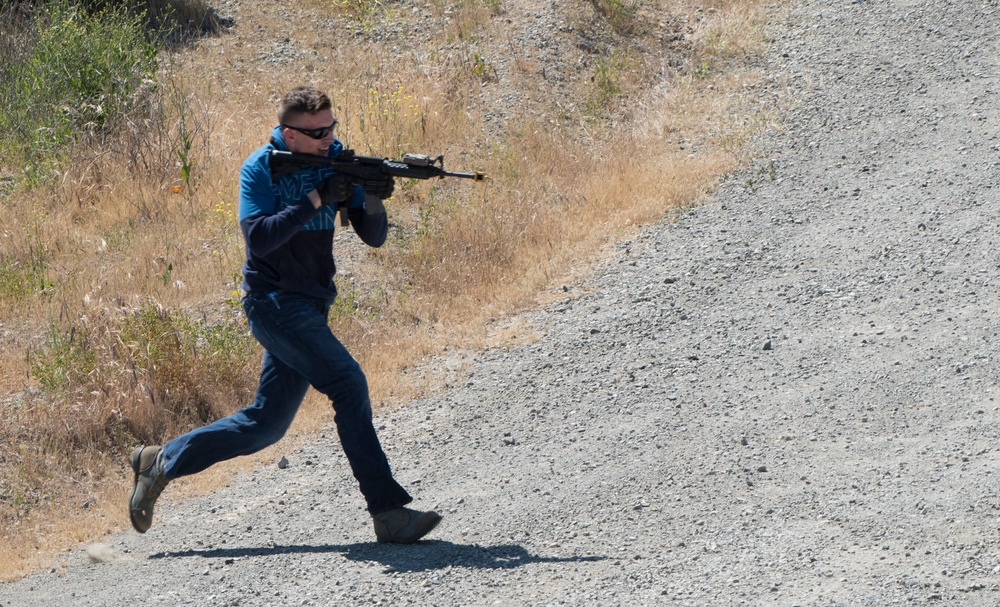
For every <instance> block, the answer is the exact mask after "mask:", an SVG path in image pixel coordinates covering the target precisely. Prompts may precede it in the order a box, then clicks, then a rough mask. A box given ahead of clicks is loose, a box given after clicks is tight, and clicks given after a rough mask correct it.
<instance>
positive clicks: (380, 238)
mask: <svg viewBox="0 0 1000 607" xmlns="http://www.w3.org/2000/svg"><path fill="white" fill-rule="evenodd" d="M358 196H362V197H363V196H365V194H364V192H363V191H362V190H361V188H357V190H356V191H355V197H358ZM347 217H348V218H349V219H350V220H351V226H352V227H353V228H354V231H355V232H356V233H357V235H358V236H359V237H360V238H361V240H362V241H363V242H364V243H365V244H366V245H368V246H370V247H381V246H382V245H383V244H384V243H385V239H386V236H388V234H389V216H388V214H387V213H386V212H385V210H384V209H383V211H382V212H381V213H374V214H371V215H369V214H368V212H367V211H366V210H365V208H364V206H357V205H354V204H352V205H351V207H350V208H349V209H348V211H347Z"/></svg>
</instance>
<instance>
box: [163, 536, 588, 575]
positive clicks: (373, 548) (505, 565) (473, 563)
mask: <svg viewBox="0 0 1000 607" xmlns="http://www.w3.org/2000/svg"><path fill="white" fill-rule="evenodd" d="M331 552H337V553H341V554H343V555H344V556H345V558H347V559H348V560H351V561H364V562H372V561H374V562H378V563H381V564H383V565H385V567H386V570H385V573H397V572H416V571H428V570H433V569H444V568H446V567H467V568H470V569H513V568H515V567H521V566H523V565H528V564H531V563H569V562H591V561H601V560H604V559H606V558H607V557H604V556H569V557H555V556H539V555H535V554H531V553H530V552H528V550H527V549H526V548H524V546H518V545H516V544H502V545H499V546H478V545H475V544H454V543H452V542H446V541H441V540H427V541H422V542H418V543H416V544H411V545H409V546H399V545H392V544H376V543H374V542H362V543H356V544H324V545H318V546H313V545H308V544H298V545H290V546H283V545H280V544H275V545H273V546H261V547H257V548H251V547H247V548H208V549H205V550H183V551H180V552H158V553H156V554H152V555H150V556H149V558H151V559H167V558H181V557H189V556H198V557H201V558H207V559H235V558H246V557H255V556H275V555H280V554H310V553H331Z"/></svg>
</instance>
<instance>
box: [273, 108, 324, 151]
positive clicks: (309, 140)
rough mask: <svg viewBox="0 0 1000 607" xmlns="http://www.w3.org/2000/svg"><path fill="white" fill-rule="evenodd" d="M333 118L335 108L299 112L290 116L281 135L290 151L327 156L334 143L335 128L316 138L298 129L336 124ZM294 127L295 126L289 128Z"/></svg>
mask: <svg viewBox="0 0 1000 607" xmlns="http://www.w3.org/2000/svg"><path fill="white" fill-rule="evenodd" d="M336 122H337V121H336V120H334V118H333V110H329V109H326V110H322V111H320V112H317V113H315V114H298V115H296V116H293V117H292V118H289V119H288V121H287V122H286V124H284V125H283V126H284V128H283V129H282V131H281V135H282V136H283V137H284V138H285V144H287V145H288V151H290V152H295V153H297V154H314V155H316V156H326V155H327V151H328V150H329V149H330V145H331V144H332V143H333V130H332V129H331V130H330V132H329V133H327V134H326V136H325V137H321V138H319V139H315V138H313V137H310V136H309V135H307V134H305V133H303V132H301V131H298V130H296V129H304V130H310V129H323V128H325V127H330V126H332V125H334V124H336ZM289 127H294V128H289Z"/></svg>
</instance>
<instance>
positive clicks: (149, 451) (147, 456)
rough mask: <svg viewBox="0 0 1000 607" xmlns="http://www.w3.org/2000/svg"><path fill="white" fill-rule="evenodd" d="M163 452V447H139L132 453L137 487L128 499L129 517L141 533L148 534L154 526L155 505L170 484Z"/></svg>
mask: <svg viewBox="0 0 1000 607" xmlns="http://www.w3.org/2000/svg"><path fill="white" fill-rule="evenodd" d="M162 451H163V447H160V446H158V445H154V446H151V447H145V446H143V447H139V448H137V449H136V450H135V451H133V452H132V470H133V471H134V472H135V487H133V488H132V496H131V497H129V499H128V515H129V518H130V519H132V526H133V527H135V530H136V531H138V532H139V533H146V531H147V530H148V529H149V528H150V527H151V526H152V525H153V504H155V503H156V498H158V497H160V492H162V491H163V488H164V487H166V486H167V483H168V482H169V481H168V480H167V477H165V476H163V463H162V459H163V458H161V457H160V453H161V452H162Z"/></svg>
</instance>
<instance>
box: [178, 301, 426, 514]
mask: <svg viewBox="0 0 1000 607" xmlns="http://www.w3.org/2000/svg"><path fill="white" fill-rule="evenodd" d="M243 310H244V311H245V312H246V315H247V319H248V320H249V322H250V331H251V332H252V333H253V335H254V337H256V338H257V341H259V342H260V343H261V345H263V346H264V350H265V352H264V364H263V368H262V369H261V372H260V384H259V385H258V386H257V394H256V396H255V397H254V401H253V404H251V405H250V406H248V407H246V408H244V409H241V410H240V411H237V412H236V413H234V414H232V415H230V416H229V417H224V418H222V419H220V420H218V421H215V422H213V423H211V424H209V425H207V426H203V427H201V428H198V429H196V430H192V431H191V432H188V433H187V434H184V435H182V436H179V437H177V438H175V439H174V440H172V441H170V442H169V443H167V444H166V445H165V446H164V448H163V458H164V459H163V462H164V473H165V475H166V477H167V478H171V479H173V478H177V477H180V476H186V475H189V474H195V473H197V472H201V471H202V470H204V469H205V468H208V467H209V466H211V465H212V464H215V463H218V462H221V461H224V460H227V459H231V458H233V457H237V456H239V455H248V454H250V453H255V452H257V451H260V450H261V449H263V448H264V447H267V446H269V445H272V444H274V443H276V442H278V440H279V439H280V438H281V437H282V436H284V435H285V432H286V431H287V430H288V427H289V426H290V425H291V423H292V419H293V418H294V417H295V413H296V412H297V411H298V409H299V405H300V404H302V399H303V398H305V395H306V391H307V390H308V389H309V386H310V385H312V386H313V387H314V388H316V390H318V391H319V392H321V393H323V394H325V395H326V396H328V397H329V398H330V400H331V401H332V403H333V410H334V414H335V415H334V418H333V419H334V423H336V425H337V434H338V435H339V436H340V444H341V446H342V447H343V449H344V453H345V454H346V455H347V461H348V462H350V465H351V471H352V472H353V473H354V478H356V479H357V480H358V484H359V485H360V487H361V493H362V494H363V495H364V497H365V500H366V501H367V502H368V511H369V512H370V513H372V514H379V513H381V512H385V511H387V510H392V509H394V508H398V507H400V506H402V505H404V504H408V503H409V502H410V501H412V498H411V497H410V495H409V494H408V493H407V492H406V490H405V489H403V488H402V487H401V486H400V485H399V483H397V482H396V481H395V480H394V479H393V477H392V471H391V470H390V468H389V462H388V460H386V457H385V453H384V452H383V451H382V445H381V444H379V441H378V436H377V435H376V434H375V427H374V425H373V424H372V409H371V401H370V400H369V397H368V381H367V380H366V379H365V375H364V373H363V372H362V371H361V366H360V365H358V363H357V361H356V360H354V357H352V356H351V355H350V353H349V352H348V351H347V349H346V348H344V346H343V345H342V344H341V343H340V341H339V340H337V338H336V337H335V336H334V335H333V332H332V331H331V330H330V327H329V326H328V325H327V322H326V318H327V312H328V310H329V305H327V304H326V303H325V302H321V301H317V300H314V299H311V298H307V297H303V296H301V295H296V294H293V293H288V292H285V291H276V292H273V293H267V294H259V295H258V294H253V293H251V294H250V295H248V296H247V297H245V298H244V299H243Z"/></svg>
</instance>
